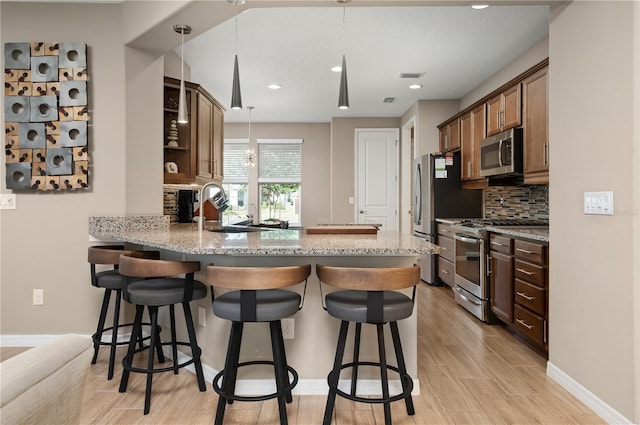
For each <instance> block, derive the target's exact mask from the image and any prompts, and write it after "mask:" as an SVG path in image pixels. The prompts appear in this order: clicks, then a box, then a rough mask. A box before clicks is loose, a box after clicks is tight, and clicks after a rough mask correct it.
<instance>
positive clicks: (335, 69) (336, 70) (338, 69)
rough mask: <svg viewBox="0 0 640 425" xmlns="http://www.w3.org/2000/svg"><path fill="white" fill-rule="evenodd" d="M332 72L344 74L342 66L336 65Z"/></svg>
mask: <svg viewBox="0 0 640 425" xmlns="http://www.w3.org/2000/svg"><path fill="white" fill-rule="evenodd" d="M331 71H333V72H342V67H341V66H340V65H336V66H334V67H333V68H331Z"/></svg>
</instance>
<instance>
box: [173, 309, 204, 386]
mask: <svg viewBox="0 0 640 425" xmlns="http://www.w3.org/2000/svg"><path fill="white" fill-rule="evenodd" d="M182 308H183V310H184V320H185V322H186V324H187V333H188V334H189V345H190V346H191V356H192V357H193V366H194V367H195V369H196V377H197V379H198V388H200V391H206V390H207V387H206V385H205V383H204V373H203V372H202V363H200V353H201V352H202V350H200V347H199V346H198V340H197V339H196V331H195V328H194V326H193V317H192V316H191V307H190V306H189V303H188V302H183V303H182ZM176 372H177V371H176Z"/></svg>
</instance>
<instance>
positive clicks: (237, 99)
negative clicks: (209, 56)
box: [227, 0, 244, 109]
mask: <svg viewBox="0 0 640 425" xmlns="http://www.w3.org/2000/svg"><path fill="white" fill-rule="evenodd" d="M227 1H228V2H229V3H235V5H236V56H235V59H234V61H233V89H232V91H231V109H242V95H241V94H240V72H239V71H238V4H243V3H244V0H227Z"/></svg>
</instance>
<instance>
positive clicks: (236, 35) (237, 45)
mask: <svg viewBox="0 0 640 425" xmlns="http://www.w3.org/2000/svg"><path fill="white" fill-rule="evenodd" d="M237 55H238V0H236V56H237Z"/></svg>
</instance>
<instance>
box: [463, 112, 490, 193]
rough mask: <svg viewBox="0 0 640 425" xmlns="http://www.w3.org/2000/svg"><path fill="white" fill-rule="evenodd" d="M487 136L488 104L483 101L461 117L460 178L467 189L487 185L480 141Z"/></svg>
mask: <svg viewBox="0 0 640 425" xmlns="http://www.w3.org/2000/svg"><path fill="white" fill-rule="evenodd" d="M486 137H487V122H486V106H485V104H484V103H483V104H481V105H478V106H476V107H475V108H474V109H472V110H471V111H469V112H467V113H466V114H464V115H463V116H462V117H460V158H461V161H462V164H461V167H460V168H461V173H462V175H461V176H460V178H461V180H462V181H463V186H462V187H464V188H466V189H477V188H483V187H486V185H487V179H486V178H485V177H482V176H481V175H480V142H481V141H482V140H483V139H485V138H486Z"/></svg>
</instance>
